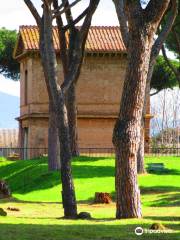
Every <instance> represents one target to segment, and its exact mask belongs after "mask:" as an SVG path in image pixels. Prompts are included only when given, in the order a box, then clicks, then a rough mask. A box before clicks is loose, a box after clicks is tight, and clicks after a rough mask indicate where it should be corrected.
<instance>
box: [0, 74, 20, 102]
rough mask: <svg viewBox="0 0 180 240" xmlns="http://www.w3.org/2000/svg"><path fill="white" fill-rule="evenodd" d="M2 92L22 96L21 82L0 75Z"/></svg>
mask: <svg viewBox="0 0 180 240" xmlns="http://www.w3.org/2000/svg"><path fill="white" fill-rule="evenodd" d="M0 92H3V93H7V94H10V95H13V96H18V97H19V96H20V82H19V81H18V82H15V81H13V80H9V79H6V78H4V77H3V76H2V75H0Z"/></svg>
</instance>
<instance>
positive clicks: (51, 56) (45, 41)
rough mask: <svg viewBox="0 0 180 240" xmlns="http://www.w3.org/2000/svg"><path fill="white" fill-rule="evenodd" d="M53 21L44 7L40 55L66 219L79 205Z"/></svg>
mask: <svg viewBox="0 0 180 240" xmlns="http://www.w3.org/2000/svg"><path fill="white" fill-rule="evenodd" d="M51 21H52V20H51V15H49V11H48V9H47V8H46V7H44V16H43V18H42V23H41V27H40V54H41V61H42V66H43V70H44V75H45V80H46V85H47V89H48V93H49V99H52V101H53V105H54V109H55V114H56V123H57V125H56V126H57V129H58V137H59V142H60V158H61V170H60V172H61V181H62V202H63V208H64V216H65V217H66V218H76V217H77V205H76V197H75V189H74V184H73V178H72V172H71V158H72V156H71V149H70V138H69V126H68V120H67V119H68V116H67V111H66V106H65V97H64V94H63V93H62V91H61V89H60V88H59V87H58V77H57V62H56V54H55V50H54V46H53V39H52V25H51ZM45 26H46V28H45ZM56 142H57V138H56Z"/></svg>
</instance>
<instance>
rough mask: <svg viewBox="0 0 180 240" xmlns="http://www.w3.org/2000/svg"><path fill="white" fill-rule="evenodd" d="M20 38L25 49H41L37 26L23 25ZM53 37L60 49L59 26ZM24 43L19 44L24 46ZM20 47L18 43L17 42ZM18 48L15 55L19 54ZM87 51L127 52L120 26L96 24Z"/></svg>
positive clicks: (90, 33)
mask: <svg viewBox="0 0 180 240" xmlns="http://www.w3.org/2000/svg"><path fill="white" fill-rule="evenodd" d="M19 36H20V37H19V39H22V44H23V48H24V49H23V51H26V52H27V51H36V50H39V32H38V28H37V26H21V27H20V30H19ZM53 38H54V46H55V49H56V50H57V51H58V50H59V43H58V32H57V28H56V27H54V29H53ZM22 44H20V45H19V46H21V47H22ZM17 48H18V43H17ZM17 48H16V50H15V56H17V55H19V54H17V52H19V50H20V49H19V50H18V49H17ZM85 49H86V52H112V53H113V52H125V51H126V49H125V46H124V43H123V40H122V36H121V33H120V29H119V27H110V26H106V27H102V26H98V27H97V26H94V27H91V28H90V30H89V34H88V38H87V42H86V48H85ZM21 51H22V49H21Z"/></svg>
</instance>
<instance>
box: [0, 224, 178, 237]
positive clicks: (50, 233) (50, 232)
mask: <svg viewBox="0 0 180 240" xmlns="http://www.w3.org/2000/svg"><path fill="white" fill-rule="evenodd" d="M61 221H62V220H61ZM63 221H64V223H62V224H61V223H60V224H51V225H50V224H48V225H46V224H5V223H1V234H0V240H4V239H5V238H6V240H10V239H11V240H17V239H18V240H24V239H26V240H32V239H38V240H45V239H48V240H85V239H86V240H119V239H123V240H129V239H131V240H137V235H135V233H134V230H135V228H136V227H137V226H139V225H138V224H128V223H127V224H125V225H124V224H123V225H121V222H120V221H119V224H116V225H114V224H109V225H107V224H104V223H96V222H94V223H93V224H92V223H91V224H89V221H88V222H87V221H86V220H84V221H82V220H81V222H80V223H78V220H75V221H74V223H73V224H72V223H71V224H69V223H68V221H66V220H63ZM65 221H66V222H65ZM141 226H142V227H143V228H149V227H150V226H149V225H148V224H142V225H141ZM172 227H173V225H172ZM152 236H153V240H156V239H157V240H166V239H167V240H168V239H169V237H171V239H174V240H175V239H177V236H178V235H177V233H171V234H144V235H142V236H141V237H140V238H141V239H144V240H145V239H146V240H150V239H151V240H152ZM138 238H139V237H138Z"/></svg>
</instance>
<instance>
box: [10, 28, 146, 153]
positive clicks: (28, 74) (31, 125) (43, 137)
mask: <svg viewBox="0 0 180 240" xmlns="http://www.w3.org/2000/svg"><path fill="white" fill-rule="evenodd" d="M53 34H54V46H55V49H56V52H57V54H59V44H58V36H57V29H56V28H54V30H53ZM14 57H15V58H16V59H17V60H18V61H19V62H20V72H21V79H20V83H21V84H20V85H21V90H20V91H21V99H20V116H19V118H18V121H19V130H20V145H21V147H28V148H36V147H40V148H41V147H42V148H44V147H47V145H48V144H47V139H48V138H47V134H48V95H47V90H46V85H45V80H44V75H43V71H42V67H41V63H40V56H39V33H38V29H37V27H36V26H22V27H20V30H19V37H18V41H17V44H16V48H15V51H14ZM58 64H60V61H59V63H58ZM125 69H126V49H125V47H124V44H123V41H122V37H121V33H120V30H119V27H91V28H90V31H89V35H88V39H87V43H86V52H85V57H84V62H83V66H82V70H81V75H80V79H79V81H78V85H77V110H78V135H79V145H80V147H81V148H93V147H94V148H110V147H112V130H113V126H114V123H115V120H116V117H117V114H118V110H119V102H120V100H121V94H122V89H123V82H124V75H125ZM61 76H62V68H61V67H60V70H59V81H61ZM148 102H149V100H148ZM127 107H128V106H127ZM147 110H148V112H147V113H148V114H147V115H146V127H145V128H146V129H145V146H146V151H148V146H149V124H150V114H149V104H148V107H147ZM29 157H32V156H29Z"/></svg>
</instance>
